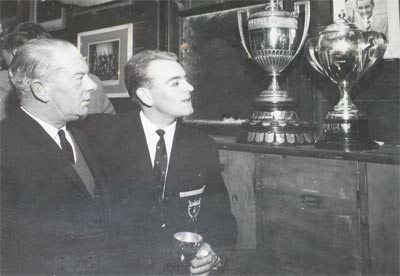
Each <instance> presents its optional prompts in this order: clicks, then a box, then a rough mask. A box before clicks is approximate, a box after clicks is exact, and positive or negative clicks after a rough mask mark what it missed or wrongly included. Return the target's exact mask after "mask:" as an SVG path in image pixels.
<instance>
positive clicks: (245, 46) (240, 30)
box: [237, 10, 253, 58]
mask: <svg viewBox="0 0 400 276" xmlns="http://www.w3.org/2000/svg"><path fill="white" fill-rule="evenodd" d="M242 12H243V11H241V10H239V11H238V12H237V17H238V26H239V34H240V41H241V42H242V45H243V48H244V50H245V51H246V53H247V56H248V58H253V57H252V56H251V54H250V51H249V50H248V49H247V45H246V40H245V39H244V35H243V20H242ZM246 15H247V17H249V15H250V12H249V10H246Z"/></svg>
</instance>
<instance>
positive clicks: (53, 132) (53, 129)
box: [21, 106, 76, 162]
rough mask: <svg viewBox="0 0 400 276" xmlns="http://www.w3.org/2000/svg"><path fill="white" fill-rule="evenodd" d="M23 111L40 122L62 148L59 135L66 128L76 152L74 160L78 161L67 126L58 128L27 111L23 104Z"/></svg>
mask: <svg viewBox="0 0 400 276" xmlns="http://www.w3.org/2000/svg"><path fill="white" fill-rule="evenodd" d="M21 109H22V111H24V112H25V113H26V114H28V115H29V116H30V117H31V118H32V119H34V120H35V121H36V122H38V124H39V125H40V126H41V127H42V128H43V129H44V130H45V131H46V133H47V134H48V135H49V136H50V137H51V139H53V140H54V142H56V144H57V145H58V146H59V147H60V149H62V148H61V143H60V137H59V136H58V131H59V130H61V129H62V130H64V132H65V138H66V139H67V140H68V142H69V143H70V144H71V147H72V151H73V153H74V160H75V162H76V153H75V146H74V143H73V142H72V141H73V140H72V137H71V134H70V133H69V131H68V130H67V128H66V127H65V126H63V127H62V128H56V127H54V126H52V125H50V124H49V123H46V122H45V121H43V120H41V119H39V118H37V117H35V116H34V115H32V114H31V113H29V111H27V110H26V109H25V108H23V107H22V106H21Z"/></svg>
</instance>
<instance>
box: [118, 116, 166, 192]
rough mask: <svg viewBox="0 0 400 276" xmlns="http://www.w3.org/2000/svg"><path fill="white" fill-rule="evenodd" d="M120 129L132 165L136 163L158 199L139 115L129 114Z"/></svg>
mask: <svg viewBox="0 0 400 276" xmlns="http://www.w3.org/2000/svg"><path fill="white" fill-rule="evenodd" d="M122 129H123V135H124V138H125V141H126V143H127V144H128V147H129V149H130V151H131V152H132V156H133V160H134V163H136V166H137V167H138V168H139V169H140V171H141V172H142V174H143V176H144V177H145V179H146V181H147V182H148V184H149V186H150V187H151V189H152V191H153V193H154V195H155V197H156V198H158V193H157V186H156V183H155V179H154V175H153V166H152V164H151V160H150V156H149V150H148V147H147V142H146V137H145V134H144V130H143V126H142V123H141V121H140V116H139V113H134V114H133V115H132V114H130V115H129V116H128V118H127V120H124V121H123V122H122Z"/></svg>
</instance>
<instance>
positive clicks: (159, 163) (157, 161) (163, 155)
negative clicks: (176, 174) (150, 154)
mask: <svg viewBox="0 0 400 276" xmlns="http://www.w3.org/2000/svg"><path fill="white" fill-rule="evenodd" d="M156 132H157V134H158V136H160V139H159V140H158V142H157V146H156V156H155V158H154V167H153V173H154V177H155V180H156V184H157V188H158V192H159V196H160V200H162V199H163V190H164V183H165V175H166V172H167V163H168V159H167V149H166V147H165V141H164V133H165V131H164V130H162V129H158V130H157V131H156Z"/></svg>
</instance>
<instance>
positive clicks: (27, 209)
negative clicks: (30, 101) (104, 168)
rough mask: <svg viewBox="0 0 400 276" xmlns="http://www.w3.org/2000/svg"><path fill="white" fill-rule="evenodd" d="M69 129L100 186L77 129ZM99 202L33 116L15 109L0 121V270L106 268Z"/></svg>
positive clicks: (26, 272) (82, 271)
mask: <svg viewBox="0 0 400 276" xmlns="http://www.w3.org/2000/svg"><path fill="white" fill-rule="evenodd" d="M70 129H71V131H72V133H73V136H74V138H75V140H76V141H77V142H78V144H79V147H80V149H81V151H82V153H83V155H84V156H85V159H86V161H88V163H89V165H91V166H90V168H91V170H92V174H93V175H94V176H95V180H96V182H97V184H99V185H98V186H97V187H98V188H100V189H101V185H100V183H101V181H100V179H99V178H98V177H97V176H100V173H98V172H97V170H98V169H97V168H96V166H94V165H93V163H92V162H90V160H92V158H91V155H90V152H88V151H87V149H88V145H87V143H86V142H85V139H84V135H83V133H82V131H81V130H80V129H79V128H74V127H71V128H70ZM98 194H101V190H100V191H99V192H98ZM102 206H103V203H102V200H101V197H95V198H92V197H91V196H90V194H89V193H88V191H87V189H86V188H85V186H84V184H83V183H82V181H81V179H80V178H79V176H78V174H77V173H76V171H75V170H74V168H73V167H72V165H71V164H70V163H69V161H68V160H67V159H66V158H65V156H64V155H63V153H62V151H61V150H60V148H59V147H58V146H57V144H56V143H55V142H54V141H53V140H52V139H51V137H49V135H48V134H47V133H46V132H45V130H44V129H43V128H42V127H41V126H40V125H39V124H38V123H37V122H36V121H34V120H33V119H32V118H30V117H29V116H28V115H27V114H25V113H24V112H23V111H22V110H20V109H18V110H16V111H15V112H14V113H13V114H11V115H10V116H9V117H7V118H6V119H5V120H3V121H2V122H1V274H2V275H4V274H18V275H31V274H73V275H80V274H83V275H87V274H98V273H99V272H100V273H101V272H104V273H112V271H111V272H110V271H109V270H107V269H105V270H103V268H102V266H103V262H104V261H103V259H104V257H103V255H102V254H101V252H102V250H103V249H105V248H107V247H108V244H107V243H108V242H109V240H108V239H107V238H105V235H106V234H107V231H105V230H104V229H105V228H104V218H105V215H104V209H103V207H102ZM106 259H107V258H106ZM108 261H109V259H107V262H108Z"/></svg>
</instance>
